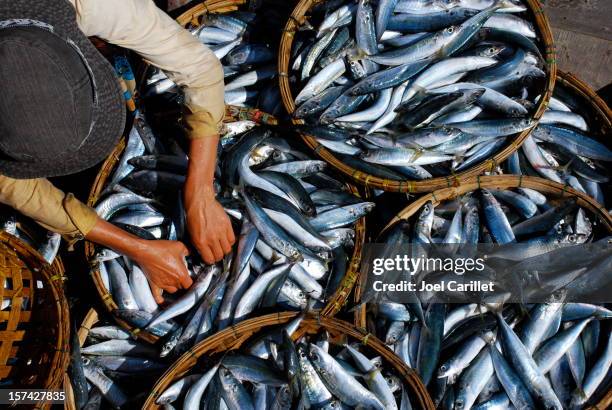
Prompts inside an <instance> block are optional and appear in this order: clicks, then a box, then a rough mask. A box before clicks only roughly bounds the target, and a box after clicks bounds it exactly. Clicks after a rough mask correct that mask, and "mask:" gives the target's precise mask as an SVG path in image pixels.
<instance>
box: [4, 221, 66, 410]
mask: <svg viewBox="0 0 612 410" xmlns="http://www.w3.org/2000/svg"><path fill="white" fill-rule="evenodd" d="M60 267H61V264H60V263H54V264H53V265H49V264H48V263H47V262H46V261H45V260H44V259H43V258H42V257H41V256H40V255H39V254H38V253H37V252H36V251H35V250H33V249H32V248H31V247H30V246H28V245H27V244H25V243H24V242H22V241H20V240H19V239H17V238H15V237H13V236H11V235H9V234H7V233H5V232H0V280H1V281H2V283H3V286H2V287H1V288H0V292H1V294H0V296H1V299H2V302H3V304H4V303H5V302H8V303H10V305H9V306H7V307H5V308H3V309H2V311H1V312H0V321H1V323H2V329H3V331H2V338H1V341H0V381H1V382H2V383H10V384H7V385H6V388H13V389H14V388H27V389H47V390H54V389H60V388H61V385H62V379H63V375H64V372H65V371H66V367H67V366H68V360H69V354H70V349H69V341H68V339H69V334H70V330H69V323H70V318H69V311H68V304H67V302H66V298H65V296H64V292H63V288H62V286H63V285H62V283H61V282H62V280H63V271H60V270H58V269H59V268H60ZM36 407H37V408H48V407H49V404H41V405H40V406H38V405H37V406H36Z"/></svg>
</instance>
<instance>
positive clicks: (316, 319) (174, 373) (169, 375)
mask: <svg viewBox="0 0 612 410" xmlns="http://www.w3.org/2000/svg"><path fill="white" fill-rule="evenodd" d="M298 315H299V312H278V313H271V314H268V315H264V316H258V317H254V318H251V319H247V320H245V321H243V322H240V323H239V324H237V325H235V326H232V327H230V328H227V329H224V330H222V331H221V332H217V333H216V334H214V335H212V336H210V337H208V338H207V339H204V340H203V341H201V342H200V343H198V344H197V345H196V346H194V347H193V348H192V349H191V350H189V351H187V352H185V353H184V354H183V355H182V356H181V357H180V358H179V359H178V360H176V361H175V362H174V364H173V365H172V366H171V367H170V368H169V369H168V370H167V371H166V372H165V373H164V374H163V375H162V376H161V377H160V378H159V379H158V380H157V382H156V383H155V386H154V387H153V389H152V390H151V393H150V394H149V397H148V398H147V401H146V402H145V404H144V405H143V407H142V408H143V409H158V408H160V407H159V406H158V405H156V404H155V400H156V399H157V397H159V395H160V394H161V393H162V392H163V391H164V390H165V389H166V388H167V387H168V386H169V385H170V383H171V382H173V381H174V380H176V379H178V378H180V377H182V376H183V375H185V374H186V373H187V372H189V371H190V370H191V369H192V368H193V367H194V366H195V365H196V364H197V362H198V359H199V358H200V357H203V356H205V355H207V354H211V351H213V350H214V349H216V348H217V347H218V346H220V345H221V344H223V343H224V342H225V341H227V340H230V341H232V342H234V343H236V345H233V346H232V347H231V348H230V349H228V350H233V349H235V348H239V347H240V345H241V344H242V343H243V342H244V341H245V340H247V339H250V338H251V337H253V336H254V335H255V334H258V333H260V332H261V331H262V329H264V328H266V327H270V326H276V325H279V324H282V323H286V322H287V321H289V320H291V319H293V318H295V317H297V316H298ZM320 328H326V329H334V330H338V331H339V332H341V333H342V334H343V335H345V336H346V337H350V338H353V339H357V340H359V341H360V342H361V343H363V344H364V345H368V346H369V347H370V348H372V349H373V350H374V351H376V352H377V353H379V354H380V355H381V356H383V357H384V358H385V359H386V361H387V362H390V364H391V365H392V366H393V368H394V369H395V371H396V372H397V373H399V376H400V377H402V378H403V382H404V383H405V384H408V385H410V387H411V389H412V390H413V392H414V393H417V394H418V396H417V397H418V398H419V404H420V405H421V408H424V409H428V410H434V405H433V401H432V400H431V397H430V395H429V393H428V392H427V389H426V388H425V386H424V385H423V383H422V381H421V380H420V378H419V377H418V375H417V374H416V372H415V371H414V370H413V369H411V368H409V367H408V366H406V365H405V364H404V363H403V362H402V361H401V359H400V358H399V357H397V355H395V353H393V352H392V351H391V350H390V349H388V348H387V347H386V346H385V345H384V343H383V342H382V341H380V340H379V339H377V338H376V337H375V336H374V335H372V334H368V333H366V332H364V331H362V330H361V329H358V328H357V327H355V326H354V325H353V324H351V323H350V322H347V321H344V320H340V319H337V318H333V317H328V316H321V315H319V314H316V313H312V314H309V315H307V316H306V317H305V318H304V320H303V321H302V323H301V324H300V326H299V328H298V331H296V334H299V333H300V330H303V329H306V330H305V331H306V332H308V331H309V330H318V329H320ZM296 334H294V336H295V335H296ZM245 336H246V337H245ZM238 344H239V345H238ZM212 353H214V352H212ZM412 383H414V384H412Z"/></svg>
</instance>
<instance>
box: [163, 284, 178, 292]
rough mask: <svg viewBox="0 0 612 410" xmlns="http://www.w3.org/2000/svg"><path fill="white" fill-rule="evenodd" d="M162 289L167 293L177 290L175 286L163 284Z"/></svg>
mask: <svg viewBox="0 0 612 410" xmlns="http://www.w3.org/2000/svg"><path fill="white" fill-rule="evenodd" d="M164 290H165V291H166V292H168V293H174V292H176V291H177V290H178V288H175V287H174V286H168V285H166V286H164Z"/></svg>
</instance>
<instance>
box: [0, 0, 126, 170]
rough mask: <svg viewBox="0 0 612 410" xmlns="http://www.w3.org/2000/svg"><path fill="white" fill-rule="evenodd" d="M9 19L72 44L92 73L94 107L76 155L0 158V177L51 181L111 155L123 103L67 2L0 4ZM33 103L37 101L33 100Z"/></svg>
mask: <svg viewBox="0 0 612 410" xmlns="http://www.w3.org/2000/svg"><path fill="white" fill-rule="evenodd" d="M12 19H27V20H35V21H40V22H44V23H47V24H49V25H51V26H53V28H54V32H55V33H56V34H57V35H59V36H61V37H63V38H66V39H69V40H70V41H72V42H73V43H74V45H75V46H76V47H77V48H78V49H79V50H80V52H81V54H82V56H83V58H84V59H85V60H86V61H87V64H88V66H89V68H90V70H91V74H92V77H93V81H94V83H95V87H94V88H95V93H96V99H97V104H95V106H94V108H93V113H92V118H93V126H92V129H91V132H90V134H89V136H88V137H87V139H86V140H85V142H84V143H83V144H82V145H81V147H80V148H79V149H78V150H77V151H73V152H68V153H67V154H66V155H65V156H61V157H57V158H53V159H49V160H45V161H39V162H36V161H34V162H23V161H17V160H13V159H10V158H6V157H5V158H0V174H2V175H6V176H8V177H11V178H19V179H30V178H43V177H54V176H61V175H69V174H74V173H76V172H79V171H82V170H84V169H87V168H90V167H92V166H94V165H96V164H97V163H99V162H101V161H102V160H104V159H105V158H106V157H107V156H108V155H109V154H110V153H111V152H112V150H113V148H114V147H115V146H116V145H117V143H118V141H119V138H120V137H121V134H122V133H123V131H124V128H125V115H126V114H125V101H124V99H123V95H122V93H121V88H120V86H119V82H118V80H117V77H116V74H115V72H114V70H113V68H112V66H111V65H110V63H109V62H108V61H107V60H106V59H105V58H104V57H103V56H102V55H101V54H100V52H98V50H97V49H96V48H95V47H94V45H93V44H92V43H91V41H89V39H88V38H87V37H86V36H85V35H84V34H83V32H81V30H80V29H79V28H78V26H77V23H76V13H75V10H74V8H73V7H72V5H71V4H70V3H68V1H61V0H60V1H46V0H38V1H29V0H12V1H10V2H0V21H7V20H12ZM32 100H33V101H36V97H35V96H33V98H32ZM25 126H27V125H25Z"/></svg>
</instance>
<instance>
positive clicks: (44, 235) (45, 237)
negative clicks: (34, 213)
mask: <svg viewBox="0 0 612 410" xmlns="http://www.w3.org/2000/svg"><path fill="white" fill-rule="evenodd" d="M0 212H1V215H2V216H1V217H0V230H2V231H4V232H6V233H8V234H9V235H12V236H14V237H15V238H17V239H20V240H21V241H23V242H25V243H26V244H28V245H30V246H31V247H32V248H34V249H35V250H36V251H38V253H39V254H40V256H42V257H43V259H44V260H46V261H47V263H49V264H51V263H53V261H54V260H55V257H56V256H57V253H58V252H59V247H60V242H61V241H62V236H61V235H60V234H58V233H55V232H51V231H47V230H46V229H44V228H42V227H41V226H39V225H37V224H36V223H34V221H32V220H31V219H29V218H28V217H25V216H23V215H21V214H19V213H17V212H15V211H14V210H13V209H10V208H8V207H2V209H1V210H0ZM8 301H9V302H10V300H8ZM5 307H6V306H5V301H4V300H3V302H2V309H4V308H5Z"/></svg>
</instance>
